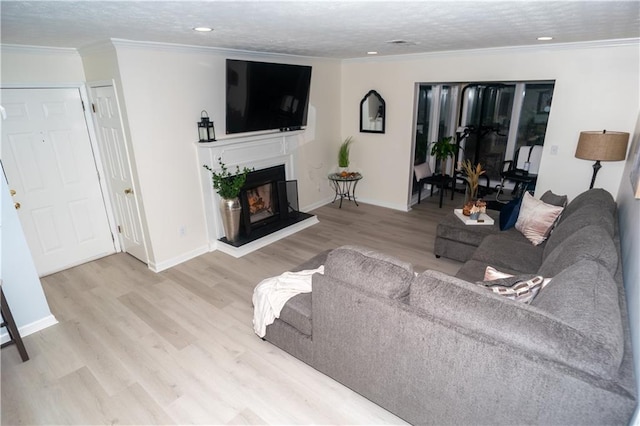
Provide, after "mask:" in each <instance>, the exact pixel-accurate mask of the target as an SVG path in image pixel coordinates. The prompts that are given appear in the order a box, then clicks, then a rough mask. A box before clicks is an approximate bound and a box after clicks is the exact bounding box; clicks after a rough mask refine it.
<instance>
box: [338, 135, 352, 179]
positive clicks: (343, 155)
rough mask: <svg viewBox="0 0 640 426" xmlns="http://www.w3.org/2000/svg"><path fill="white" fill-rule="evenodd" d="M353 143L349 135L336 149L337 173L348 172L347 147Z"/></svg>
mask: <svg viewBox="0 0 640 426" xmlns="http://www.w3.org/2000/svg"><path fill="white" fill-rule="evenodd" d="M352 143H353V136H349V137H348V138H346V139H345V140H344V142H342V144H341V145H340V149H339V150H338V169H339V170H338V171H339V173H342V172H345V173H346V172H348V168H349V163H350V162H349V148H350V145H351V144H352Z"/></svg>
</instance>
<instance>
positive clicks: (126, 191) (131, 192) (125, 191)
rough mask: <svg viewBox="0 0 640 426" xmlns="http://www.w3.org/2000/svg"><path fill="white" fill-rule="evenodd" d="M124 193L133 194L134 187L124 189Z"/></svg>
mask: <svg viewBox="0 0 640 426" xmlns="http://www.w3.org/2000/svg"><path fill="white" fill-rule="evenodd" d="M124 193H125V194H127V195H128V194H133V189H131V188H127V189H125V190H124Z"/></svg>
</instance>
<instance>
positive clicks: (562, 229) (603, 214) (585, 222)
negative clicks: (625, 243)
mask: <svg viewBox="0 0 640 426" xmlns="http://www.w3.org/2000/svg"><path fill="white" fill-rule="evenodd" d="M560 219H561V220H560V221H559V223H558V226H556V227H555V228H554V230H553V233H551V235H550V236H549V238H548V239H547V242H546V244H545V248H544V251H545V253H546V254H549V253H551V251H553V249H555V248H556V247H557V246H558V244H560V243H561V242H562V241H564V240H565V239H567V237H569V236H570V235H572V234H573V233H574V232H576V231H578V230H579V229H582V228H584V227H585V226H589V225H598V226H600V227H602V228H603V229H604V230H605V231H607V233H608V234H609V235H610V236H612V237H613V235H614V231H615V218H614V215H613V214H612V213H610V212H609V210H608V209H601V208H600V207H598V206H597V205H595V204H591V205H586V206H584V207H583V208H582V209H580V210H579V211H576V212H574V213H573V214H571V216H570V217H569V218H567V219H566V220H562V217H561V218H560ZM543 256H544V255H543Z"/></svg>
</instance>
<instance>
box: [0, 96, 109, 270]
mask: <svg viewBox="0 0 640 426" xmlns="http://www.w3.org/2000/svg"><path fill="white" fill-rule="evenodd" d="M2 107H3V109H4V111H3V123H2V152H1V154H0V156H1V158H2V162H3V165H4V169H5V172H6V174H7V180H8V183H9V188H10V189H12V190H14V191H15V195H14V197H13V199H14V201H15V203H16V208H19V210H18V216H19V218H20V221H21V223H22V227H23V229H24V233H25V237H26V239H27V243H28V245H29V248H30V250H31V254H32V256H33V259H34V263H35V265H36V269H37V270H38V274H39V275H40V276H43V275H47V274H50V273H53V272H57V271H60V270H63V269H66V268H69V267H71V266H75V265H78V264H81V263H84V262H87V261H90V260H93V259H97V258H99V257H102V256H106V255H108V254H111V253H114V252H115V248H114V244H113V237H112V235H111V231H110V229H109V223H108V219H107V213H106V210H105V205H104V200H103V198H102V191H101V189H100V182H99V180H98V179H99V178H98V173H97V170H96V164H95V159H94V156H93V151H92V148H91V142H90V140H89V134H88V130H87V124H86V122H85V118H84V113H83V109H82V101H81V97H80V92H79V90H78V89H73V88H62V89H2ZM18 206H19V207H18Z"/></svg>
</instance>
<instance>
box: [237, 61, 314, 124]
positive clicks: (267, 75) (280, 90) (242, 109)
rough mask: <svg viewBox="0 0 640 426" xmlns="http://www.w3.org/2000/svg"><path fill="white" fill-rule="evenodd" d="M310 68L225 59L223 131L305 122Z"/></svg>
mask: <svg viewBox="0 0 640 426" xmlns="http://www.w3.org/2000/svg"><path fill="white" fill-rule="evenodd" d="M310 83H311V67H310V66H304V65H288V64H275V63H268V62H252V61H241V60H234V59H227V107H226V118H227V122H226V123H227V129H226V132H227V134H232V133H245V132H255V131H260V130H276V129H277V130H297V129H300V128H302V127H303V126H306V125H307V108H308V103H309V85H310Z"/></svg>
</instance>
